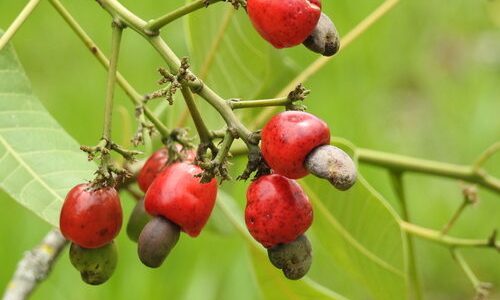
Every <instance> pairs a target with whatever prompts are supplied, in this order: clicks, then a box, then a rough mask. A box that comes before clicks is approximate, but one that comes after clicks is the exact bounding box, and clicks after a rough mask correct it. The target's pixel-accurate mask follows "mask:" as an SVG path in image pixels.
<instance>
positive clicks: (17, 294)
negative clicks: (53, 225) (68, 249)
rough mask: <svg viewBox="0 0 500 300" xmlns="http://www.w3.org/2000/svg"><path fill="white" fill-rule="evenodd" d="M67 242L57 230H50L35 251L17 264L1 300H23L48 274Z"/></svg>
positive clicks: (28, 253)
mask: <svg viewBox="0 0 500 300" xmlns="http://www.w3.org/2000/svg"><path fill="white" fill-rule="evenodd" d="M66 244H67V241H66V239H64V237H63V236H62V234H61V233H60V232H59V230H57V229H53V230H51V231H50V232H49V233H48V234H47V235H46V236H45V237H44V238H43V240H42V242H41V243H40V245H38V246H37V247H36V248H35V249H33V250H31V251H28V252H26V254H25V255H24V257H23V259H22V260H21V261H20V262H19V263H18V265H17V269H16V272H15V273H14V276H13V278H12V280H11V281H10V283H9V285H8V286H7V289H6V290H5V293H4V295H3V300H24V299H27V298H28V297H29V295H30V294H31V293H32V292H33V290H34V289H35V288H36V287H37V285H38V284H39V283H40V282H41V281H43V280H44V279H45V278H46V277H47V276H48V275H49V273H50V271H51V268H52V265H53V264H54V263H55V262H56V260H57V258H58V257H59V254H60V253H61V251H62V250H63V249H64V247H65V246H66Z"/></svg>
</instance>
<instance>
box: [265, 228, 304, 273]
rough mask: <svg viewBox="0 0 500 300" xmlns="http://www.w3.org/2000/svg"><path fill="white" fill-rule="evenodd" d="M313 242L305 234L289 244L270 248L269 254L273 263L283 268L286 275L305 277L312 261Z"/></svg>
mask: <svg viewBox="0 0 500 300" xmlns="http://www.w3.org/2000/svg"><path fill="white" fill-rule="evenodd" d="M311 252H312V247H311V243H310V242H309V240H308V239H307V237H306V236H305V235H301V236H299V237H298V238H297V239H296V240H295V241H293V242H291V243H288V244H280V245H277V246H275V247H272V248H269V249H268V250H267V254H268V257H269V260H270V261H271V263H272V264H273V265H274V266H275V267H276V268H278V269H282V270H283V274H285V277H286V278H288V279H292V280H297V279H300V278H302V277H304V276H305V275H306V274H307V272H308V271H309V268H310V267H311V263H312V255H311Z"/></svg>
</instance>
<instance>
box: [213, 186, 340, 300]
mask: <svg viewBox="0 0 500 300" xmlns="http://www.w3.org/2000/svg"><path fill="white" fill-rule="evenodd" d="M217 206H219V207H220V209H221V210H222V211H223V212H224V214H225V215H226V217H227V218H228V219H229V221H230V222H231V223H232V225H233V226H234V227H235V228H236V229H237V230H238V232H239V233H240V234H241V235H242V236H243V237H244V238H245V240H246V241H247V242H248V244H249V247H250V252H251V257H252V262H253V266H254V269H255V273H256V275H257V281H258V283H259V288H260V289H261V293H262V295H263V298H264V299H283V298H284V297H286V299H319V300H321V299H339V300H342V299H346V298H345V297H343V296H341V295H339V294H337V293H335V292H334V291H332V290H330V289H328V288H325V287H323V286H321V285H320V284H318V283H317V282H315V281H314V280H313V279H311V278H309V277H307V276H306V277H305V278H303V279H301V280H297V281H292V280H288V279H286V278H285V277H284V275H283V274H282V273H281V271H280V270H277V269H276V268H274V267H273V266H272V264H271V263H270V262H269V260H268V259H267V253H266V251H265V249H264V248H263V247H262V246H261V245H259V244H258V243H257V242H256V241H255V240H254V239H253V238H252V237H251V236H250V234H249V233H248V231H247V229H246V227H245V224H244V223H243V215H242V214H241V209H240V208H239V207H238V205H237V204H236V202H235V200H234V199H233V198H232V197H231V196H229V195H228V194H227V193H225V192H223V191H220V193H219V197H218V199H217Z"/></svg>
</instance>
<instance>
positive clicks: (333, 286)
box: [218, 140, 407, 299]
mask: <svg viewBox="0 0 500 300" xmlns="http://www.w3.org/2000/svg"><path fill="white" fill-rule="evenodd" d="M336 142H337V143H336V144H337V146H339V147H341V148H343V149H344V150H345V151H347V152H348V153H349V154H350V155H351V156H355V154H354V150H353V149H354V147H353V146H351V145H348V144H345V143H344V142H342V141H340V140H336ZM309 177H311V176H309ZM301 185H302V186H303V188H304V190H305V191H306V193H307V194H308V196H309V198H310V200H311V202H312V203H313V207H314V214H315V217H314V223H313V226H312V227H311V229H310V230H309V231H308V232H307V235H308V237H309V238H310V239H311V242H312V245H313V257H314V258H313V264H312V267H311V270H310V272H309V276H308V277H307V278H306V279H305V280H301V281H299V282H300V284H299V283H298V282H293V281H292V282H291V281H289V280H286V279H284V277H283V275H282V274H281V272H280V271H279V270H276V269H274V268H273V267H272V266H271V265H270V263H269V261H268V260H267V257H266V253H265V252H264V251H262V250H263V248H262V247H261V246H260V245H259V244H258V243H256V242H255V241H254V240H253V239H252V238H251V236H250V235H249V233H248V231H247V230H246V227H245V225H244V224H243V221H242V220H243V217H242V216H241V211H242V209H241V208H239V207H238V206H237V204H236V203H235V202H234V200H232V199H231V198H230V197H229V196H228V195H227V194H223V195H221V197H220V198H219V200H218V205H219V206H220V207H221V209H222V211H223V212H224V213H225V214H226V216H227V217H228V218H229V220H230V221H231V223H232V224H233V225H234V226H235V227H236V228H237V229H238V231H239V232H240V233H241V234H242V235H243V236H244V237H245V238H246V239H247V240H248V241H249V242H250V245H252V248H251V253H252V258H253V262H254V268H255V271H256V275H257V280H258V282H259V285H260V287H261V288H262V289H263V293H264V294H265V295H266V297H265V298H267V296H268V298H269V299H274V298H279V297H280V295H281V297H282V296H283V295H287V297H288V298H291V299H293V298H294V296H295V297H297V295H299V296H300V297H304V298H306V299H324V298H330V299H331V298H333V299H336V298H338V299H343V298H344V297H342V296H339V295H337V294H332V293H333V292H332V291H335V292H336V293H340V294H342V295H344V296H345V297H348V298H352V299H405V298H406V288H407V287H406V274H405V257H404V249H405V242H404V240H403V239H402V232H401V230H400V227H399V217H398V216H397V214H396V213H395V212H394V211H393V210H392V208H391V207H390V206H389V205H388V204H387V202H386V200H385V199H383V198H382V196H380V195H379V194H378V193H377V192H376V191H375V190H374V189H373V188H372V187H371V186H370V185H369V184H368V183H367V182H366V181H365V179H364V178H363V176H362V175H361V174H359V178H358V181H357V183H356V184H355V185H354V186H353V187H352V188H351V189H350V190H349V191H346V192H340V191H337V190H335V189H334V188H333V187H331V185H330V184H329V183H327V182H326V181H324V180H320V179H314V178H309V179H308V180H307V181H305V180H302V181H301ZM318 195H321V197H319V196H318ZM263 254H264V255H263ZM325 274H328V276H325ZM316 287H317V288H316ZM322 291H324V292H322ZM332 295H335V296H332Z"/></svg>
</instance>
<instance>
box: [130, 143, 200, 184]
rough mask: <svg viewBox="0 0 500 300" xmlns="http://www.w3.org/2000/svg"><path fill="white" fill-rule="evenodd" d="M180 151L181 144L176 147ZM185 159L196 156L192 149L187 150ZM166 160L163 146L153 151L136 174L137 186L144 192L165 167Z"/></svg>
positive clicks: (165, 149) (166, 153)
mask: <svg viewBox="0 0 500 300" xmlns="http://www.w3.org/2000/svg"><path fill="white" fill-rule="evenodd" d="M177 148H178V150H179V151H180V150H181V149H182V148H181V146H179V147H177ZM185 155H186V158H185V159H186V161H189V162H191V161H194V160H195V158H196V152H195V151H193V150H188V151H187V152H186V153H185ZM167 162H168V149H167V148H165V147H163V148H160V149H159V150H157V151H155V152H154V153H153V154H151V156H150V157H149V158H148V160H146V162H145V163H144V166H143V167H142V169H141V171H140V172H139V174H138V175H137V184H138V185H139V188H140V189H141V190H142V191H143V192H144V193H145V192H146V191H147V190H148V188H149V186H150V185H151V183H152V182H153V180H154V179H155V178H156V176H157V175H158V174H159V173H160V172H161V171H162V170H163V169H164V168H165V166H166V165H167Z"/></svg>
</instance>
